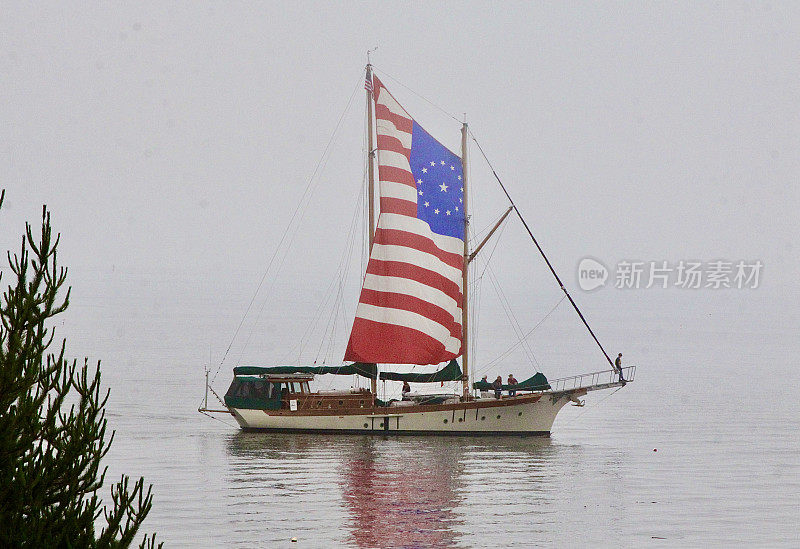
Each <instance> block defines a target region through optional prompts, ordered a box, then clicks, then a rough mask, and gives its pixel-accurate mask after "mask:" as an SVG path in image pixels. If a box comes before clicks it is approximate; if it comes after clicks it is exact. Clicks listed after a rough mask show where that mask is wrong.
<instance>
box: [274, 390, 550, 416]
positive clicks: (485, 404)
mask: <svg viewBox="0 0 800 549" xmlns="http://www.w3.org/2000/svg"><path fill="white" fill-rule="evenodd" d="M545 395H550V393H544V394H541V393H540V394H536V395H518V396H514V397H504V398H502V399H499V400H498V399H494V398H485V399H477V400H470V401H467V402H456V403H453V404H419V405H416V406H389V407H373V408H334V409H325V408H320V409H311V410H297V411H290V410H263V411H264V413H266V414H267V415H270V416H291V417H301V416H306V417H307V416H312V417H313V416H351V415H356V416H363V415H372V416H380V417H385V416H387V415H407V414H414V413H424V412H442V411H451V410H452V411H460V410H475V409H484V408H498V407H503V406H519V405H522V404H531V403H534V402H538V401H539V400H541V398H542V397H543V396H545Z"/></svg>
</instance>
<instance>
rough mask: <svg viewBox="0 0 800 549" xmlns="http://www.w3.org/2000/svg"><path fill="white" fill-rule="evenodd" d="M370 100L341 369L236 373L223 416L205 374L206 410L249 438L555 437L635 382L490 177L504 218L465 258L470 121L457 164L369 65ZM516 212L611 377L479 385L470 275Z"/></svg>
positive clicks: (534, 378)
mask: <svg viewBox="0 0 800 549" xmlns="http://www.w3.org/2000/svg"><path fill="white" fill-rule="evenodd" d="M364 87H365V89H366V95H367V101H366V108H367V117H368V118H367V119H368V121H369V123H368V130H367V139H368V143H369V146H368V147H367V151H366V154H367V159H366V160H367V169H368V185H367V203H368V204H369V219H368V245H369V260H368V263H367V266H366V270H365V272H364V277H363V281H362V286H361V294H360V298H359V301H358V306H357V309H356V312H355V317H354V319H353V324H352V330H351V331H350V337H349V341H348V344H347V349H346V352H345V355H344V360H343V362H344V363H343V364H342V365H339V366H330V365H323V366H319V365H312V366H283V365H281V366H237V367H235V368H234V369H233V376H234V377H233V381H232V382H231V385H230V387H229V388H228V391H227V392H226V394H225V396H224V398H219V397H218V398H219V399H220V401H221V402H222V403H224V406H225V408H224V409H221V410H211V409H209V408H208V390H209V389H210V386H209V384H208V373H206V398H205V401H204V404H203V405H202V406H201V407H200V411H201V412H204V413H208V412H212V411H216V412H224V413H228V414H231V415H232V416H233V417H234V418H235V419H236V421H237V422H238V424H239V426H240V427H241V428H242V429H245V430H266V431H282V432H322V433H380V434H387V433H388V434H435V435H489V434H503V435H539V436H549V435H550V431H551V429H552V426H553V422H554V420H555V418H556V414H557V413H558V412H559V410H561V409H562V408H563V407H564V406H565V405H566V404H568V403H573V404H576V405H582V401H581V400H580V397H582V396H583V395H585V394H587V393H588V392H589V391H595V390H601V389H610V388H614V387H622V386H624V385H625V384H626V383H627V382H630V381H632V380H633V379H634V375H635V366H627V367H625V368H622V367H621V366H620V365H617V364H615V363H613V362H612V361H611V358H610V357H609V355H608V353H607V352H606V351H605V349H604V348H603V346H602V345H601V344H600V341H599V340H598V339H597V337H596V336H595V334H594V332H593V331H592V329H591V328H590V327H589V324H588V322H587V321H586V319H585V318H584V316H583V314H582V313H581V311H580V310H579V309H578V306H577V304H576V303H575V301H574V300H573V299H572V297H571V296H570V294H569V292H568V291H567V289H566V287H565V286H564V284H563V283H562V282H561V279H560V278H559V276H558V275H557V274H556V271H555V270H554V268H553V266H552V264H551V263H550V261H549V260H548V259H547V257H546V256H545V255H544V252H543V250H542V248H541V247H540V246H539V244H538V242H537V241H536V239H535V238H534V235H533V233H532V231H531V230H530V228H529V227H528V224H527V223H526V222H525V220H524V219H523V217H522V215H521V214H520V212H519V210H518V209H517V207H516V205H515V204H514V202H513V200H511V196H510V195H509V194H508V192H507V191H506V188H505V186H504V185H503V183H502V181H500V179H499V177H497V174H496V173H494V176H495V178H496V179H497V181H498V183H500V186H501V188H502V189H503V191H504V193H505V195H506V197H507V198H508V201H509V203H510V205H509V207H508V209H507V210H506V212H505V213H504V215H503V216H502V217H501V218H500V219H499V220H498V221H497V223H496V224H495V225H494V227H493V228H492V229H491V230H490V231H489V233H488V234H487V235H486V236H485V238H484V239H483V240H482V241H481V242H480V243H479V244H478V245H477V246H475V248H474V249H472V250H470V248H469V245H468V244H469V242H468V238H467V234H468V224H469V219H470V218H469V215H468V212H469V209H468V208H469V205H468V203H467V192H466V190H467V185H468V181H467V175H468V171H467V138H468V135H469V129H468V126H467V124H466V122H464V123H463V124H462V127H461V154H460V155H458V154H456V153H454V152H452V151H450V150H449V149H448V148H447V147H445V146H444V145H442V144H441V143H440V142H439V141H437V140H436V139H435V138H434V137H433V136H431V135H430V134H429V133H428V132H427V131H425V130H424V129H423V128H422V126H421V125H419V124H418V123H417V121H416V120H415V119H414V118H413V117H412V116H411V115H410V114H409V113H408V112H407V111H406V110H405V109H404V108H403V106H402V105H401V104H400V103H399V102H398V101H397V100H396V99H395V97H394V96H393V95H392V94H391V93H390V92H389V90H388V89H387V88H386V86H385V85H384V83H383V82H382V81H381V80H380V79H379V78H378V77H377V75H375V74H374V71H373V67H372V65H371V64H370V63H369V62H368V63H367V67H366V80H365V86H364ZM376 168H377V174H378V186H377V188H376V185H375V172H376ZM492 171H493V172H494V170H492ZM376 203H377V204H378V205H379V207H378V208H377V211H376V208H375V205H376ZM512 212H515V213H516V214H517V216H518V217H519V219H520V220H521V221H522V223H523V225H524V227H525V229H526V230H527V232H528V234H529V235H530V237H531V240H532V241H533V243H534V245H535V246H536V248H537V249H538V250H539V252H540V253H541V255H542V257H543V258H544V260H545V262H546V264H547V266H548V268H549V270H550V272H551V273H552V275H553V276H554V277H555V280H556V282H557V283H558V285H559V287H560V288H561V290H563V292H564V294H565V297H566V298H567V299H568V300H569V302H570V304H571V305H572V307H573V308H574V309H575V311H576V312H577V314H578V316H579V318H580V320H581V321H582V322H583V324H584V325H585V327H586V328H587V329H588V330H589V333H590V334H591V336H592V338H594V341H595V342H596V343H597V345H598V347H599V348H600V350H601V351H602V353H603V355H604V356H605V359H606V361H607V362H608V364H609V366H610V368H609V369H605V370H600V371H595V372H591V373H588V374H581V375H576V376H572V377H569V378H563V379H558V380H550V381H548V380H547V378H546V377H545V376H544V375H543V374H542V373H536V375H534V376H532V377H530V378H529V379H525V380H523V381H521V382H516V380H511V383H510V384H503V383H502V381H501V380H500V379H499V378H498V380H495V383H492V384H490V383H488V382H487V381H485V380H482V381H477V382H475V381H474V380H472V383H471V380H470V376H469V372H470V368H469V366H470V362H469V360H470V356H469V341H468V334H469V329H468V328H469V327H468V322H469V314H468V313H469V304H470V303H469V295H468V293H469V292H468V291H467V289H468V288H469V279H468V276H469V269H468V267H469V264H470V262H471V261H473V260H474V259H475V257H476V255H477V254H478V252H479V251H480V250H481V248H482V247H483V246H484V244H486V242H487V241H488V240H489V239H490V238H491V237H492V235H493V234H494V232H495V231H496V230H497V229H498V227H500V225H501V224H502V223H503V222H504V221H505V219H506V218H507V217H508V216H509V214H511V213H512ZM459 359H460V362H459ZM386 365H393V366H394V367H393V368H388V369H387V368H386ZM397 365H413V366H423V365H428V366H429V367H430V366H436V365H443V366H441V367H439V369H437V370H435V371H433V372H426V373H420V372H418V371H417V372H414V371H412V372H407V371H406V372H403V371H396V370H397ZM321 375H340V376H360V377H363V378H365V379H367V380H369V382H370V387H369V388H366V387H364V388H351V389H349V390H340V391H330V390H328V391H321V390H313V389H312V386H311V384H312V383H313V382H314V380H315V378H316V376H321ZM378 380H383V381H390V382H403V383H404V392H403V397H402V399H391V400H389V401H386V400H382V399H380V398H378V396H379V395H378V390H377V382H378ZM453 381H455V382H459V381H460V382H461V391H460V392H459V393H455V394H450V393H443V394H436V393H425V394H415V393H411V392H410V391H408V390H405V389H408V387H409V386H408V385H407V384H410V383H414V384H420V383H422V384H436V383H439V384H442V385H443V383H444V382H453ZM434 387H435V386H434ZM212 391H213V389H212ZM214 394H216V393H214ZM384 398H386V397H385V391H384Z"/></svg>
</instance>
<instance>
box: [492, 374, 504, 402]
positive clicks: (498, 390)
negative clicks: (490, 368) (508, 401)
mask: <svg viewBox="0 0 800 549" xmlns="http://www.w3.org/2000/svg"><path fill="white" fill-rule="evenodd" d="M492 389H494V398H500V395H502V394H503V378H502V377H500V376H497V379H495V380H494V383H492Z"/></svg>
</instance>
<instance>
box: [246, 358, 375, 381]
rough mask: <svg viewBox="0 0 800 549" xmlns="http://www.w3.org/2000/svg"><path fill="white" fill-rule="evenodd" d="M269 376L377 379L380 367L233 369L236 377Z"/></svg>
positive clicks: (268, 367) (354, 364) (362, 365)
mask: <svg viewBox="0 0 800 549" xmlns="http://www.w3.org/2000/svg"><path fill="white" fill-rule="evenodd" d="M268 374H314V375H322V374H334V375H340V376H352V375H359V376H363V377H368V378H370V379H375V378H377V377H378V366H377V365H376V364H371V363H367V362H354V363H353V364H344V365H342V366H238V367H236V368H234V369H233V375H235V376H260V375H268Z"/></svg>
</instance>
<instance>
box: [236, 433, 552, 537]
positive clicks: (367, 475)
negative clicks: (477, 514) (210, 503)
mask: <svg viewBox="0 0 800 549" xmlns="http://www.w3.org/2000/svg"><path fill="white" fill-rule="evenodd" d="M226 446H227V453H228V455H229V456H231V457H232V458H235V460H234V462H233V464H232V467H231V469H230V470H229V474H230V475H231V477H232V478H231V481H232V484H233V485H234V486H237V485H241V488H239V489H236V494H235V496H233V497H234V499H235V500H236V501H235V503H234V504H235V505H239V506H241V505H247V504H248V503H247V502H242V496H243V494H242V492H243V491H246V492H247V494H249V495H250V498H251V499H252V501H250V502H249V505H250V506H252V508H253V509H254V510H255V511H254V513H253V515H251V516H250V517H249V519H250V520H253V521H255V522H258V521H262V520H265V519H267V518H269V519H270V520H271V521H276V522H279V523H280V522H282V523H284V524H287V526H285V527H286V528H288V529H289V531H290V533H291V535H292V536H297V537H299V538H300V539H303V528H304V525H305V524H306V523H305V522H304V521H307V520H311V517H313V519H314V520H330V521H331V524H332V526H331V528H332V529H333V530H334V531H331V532H327V535H329V536H330V539H331V540H335V541H336V542H338V543H339V544H342V543H343V544H346V545H354V546H357V547H365V548H366V547H454V546H459V545H463V541H464V540H463V539H462V538H463V536H464V535H467V536H469V535H470V531H471V528H472V525H468V524H465V523H464V522H463V518H462V517H463V516H464V511H463V509H461V510H459V508H463V507H464V506H465V505H469V504H471V503H470V502H469V501H465V500H468V499H471V498H473V496H475V493H474V492H475V490H476V489H477V490H478V491H480V495H481V497H483V498H485V497H486V494H485V493H484V492H483V490H485V491H491V490H493V489H494V486H493V485H492V484H491V478H492V477H493V476H494V475H496V474H497V473H498V472H501V471H502V474H503V475H506V476H508V475H513V476H514V477H515V478H517V482H518V483H519V485H520V487H524V489H525V491H526V493H527V494H528V497H535V494H536V492H537V490H538V491H540V492H541V493H545V492H546V490H544V489H542V488H537V486H539V482H540V478H541V475H543V474H544V472H545V471H546V470H548V466H547V460H548V459H549V458H550V456H551V455H552V451H553V448H554V447H553V446H552V445H551V443H550V441H549V439H520V438H516V437H497V438H492V439H471V438H468V437H456V438H447V439H444V438H441V437H415V438H406V437H386V438H383V439H382V438H376V437H346V438H337V439H331V438H330V437H326V436H324V435H318V434H305V433H295V434H275V433H261V432H259V433H250V432H240V433H237V434H235V435H233V436H230V437H229V438H228V439H227V444H226ZM476 478H477V479H479V480H478V484H480V486H477V487H476V486H475V479H476ZM276 489H277V490H280V491H281V493H280V494H279V493H278V492H276ZM278 497H279V498H280V500H281V507H280V508H277V507H276V506H274V505H273V503H274V501H275V498H278ZM334 508H335V509H336V510H335V511H334ZM239 512H241V508H240V509H239ZM298 513H299V514H298ZM248 514H249V513H248ZM337 516H338V520H337V521H336V522H335V523H334V517H337ZM237 520H238V519H237ZM334 524H335V525H334ZM320 530H321V528H319V526H318V524H316V523H315V524H314V531H315V532H316V533H315V535H317V536H318V535H319V531H320ZM281 534H282V535H283V536H284V537H286V535H287V534H286V533H285V532H282V533H279V535H281ZM267 537H269V536H267Z"/></svg>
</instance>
